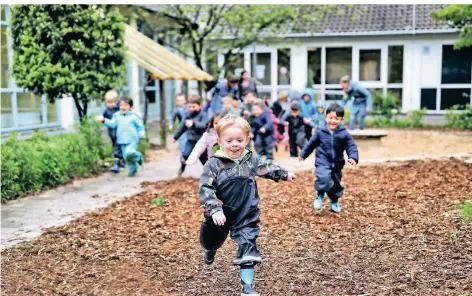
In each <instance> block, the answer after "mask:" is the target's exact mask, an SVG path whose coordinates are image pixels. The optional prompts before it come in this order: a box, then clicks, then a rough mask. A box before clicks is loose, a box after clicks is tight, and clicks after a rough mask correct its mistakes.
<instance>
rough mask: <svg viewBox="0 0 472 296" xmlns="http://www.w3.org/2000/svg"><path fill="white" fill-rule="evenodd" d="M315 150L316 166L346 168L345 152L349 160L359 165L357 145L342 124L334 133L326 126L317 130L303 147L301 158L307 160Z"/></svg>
mask: <svg viewBox="0 0 472 296" xmlns="http://www.w3.org/2000/svg"><path fill="white" fill-rule="evenodd" d="M315 148H316V160H315V166H318V165H323V166H329V167H332V168H342V167H344V164H345V163H346V161H345V160H344V154H343V153H344V151H346V152H347V156H348V157H349V158H352V159H354V160H355V161H356V162H357V163H358V162H359V152H358V151H357V146H356V143H354V139H353V138H352V136H351V134H350V133H349V132H348V131H347V130H346V128H345V127H344V125H343V124H340V125H339V126H338V127H337V128H336V129H335V130H334V131H333V133H331V132H330V131H329V129H328V127H326V125H324V126H322V127H320V128H317V129H316V130H315V134H314V135H313V136H312V137H311V139H310V141H309V142H308V143H307V144H306V145H305V147H303V150H302V152H301V154H300V157H301V158H303V159H306V158H307V157H308V156H310V154H311V153H312V152H313V150H314V149H315Z"/></svg>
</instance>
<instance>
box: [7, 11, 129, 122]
mask: <svg viewBox="0 0 472 296" xmlns="http://www.w3.org/2000/svg"><path fill="white" fill-rule="evenodd" d="M10 21H11V35H12V40H13V49H14V54H13V76H14V77H15V81H16V84H17V85H18V86H20V87H23V88H27V89H29V90H30V91H33V92H34V93H36V94H38V95H42V94H46V95H47V96H48V99H49V100H50V101H51V102H53V101H54V100H56V99H57V98H61V97H62V95H67V94H71V95H72V97H73V98H74V100H75V103H76V107H77V110H78V113H79V117H80V118H81V119H82V118H84V117H85V116H86V115H87V103H88V102H89V101H90V100H91V99H97V98H101V97H102V96H103V94H104V93H105V92H106V91H108V90H109V89H111V88H113V87H118V86H119V84H120V83H121V82H122V81H124V74H125V73H126V61H125V48H124V42H123V34H124V18H123V16H122V15H121V14H120V13H119V12H118V10H117V9H116V8H113V7H112V6H111V5H95V4H94V5H76V4H74V5H13V6H12V14H11V20H10Z"/></svg>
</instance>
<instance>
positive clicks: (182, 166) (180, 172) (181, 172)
mask: <svg viewBox="0 0 472 296" xmlns="http://www.w3.org/2000/svg"><path fill="white" fill-rule="evenodd" d="M185 167H186V165H185V164H181V165H180V168H179V170H178V171H177V176H179V177H180V176H182V174H183V173H184V171H185Z"/></svg>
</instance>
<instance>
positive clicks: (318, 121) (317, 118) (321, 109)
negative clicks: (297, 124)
mask: <svg viewBox="0 0 472 296" xmlns="http://www.w3.org/2000/svg"><path fill="white" fill-rule="evenodd" d="M325 109H326V107H325V104H324V103H322V102H321V101H320V102H318V103H317V104H316V114H315V115H314V116H313V123H314V125H315V128H319V127H321V126H323V125H324V124H325Z"/></svg>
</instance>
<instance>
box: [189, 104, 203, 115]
mask: <svg viewBox="0 0 472 296" xmlns="http://www.w3.org/2000/svg"><path fill="white" fill-rule="evenodd" d="M201 108H202V106H200V104H195V103H190V104H188V111H189V112H190V113H194V112H198V111H200V109H201Z"/></svg>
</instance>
